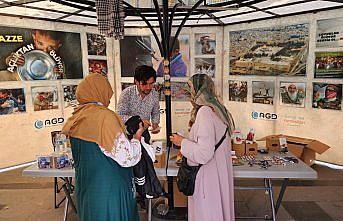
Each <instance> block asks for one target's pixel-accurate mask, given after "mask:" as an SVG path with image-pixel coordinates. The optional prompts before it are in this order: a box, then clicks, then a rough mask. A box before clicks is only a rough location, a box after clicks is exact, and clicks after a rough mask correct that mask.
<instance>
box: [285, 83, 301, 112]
mask: <svg viewBox="0 0 343 221" xmlns="http://www.w3.org/2000/svg"><path fill="white" fill-rule="evenodd" d="M305 96H306V84H305V83H295V82H281V83H280V105H284V106H291V107H305Z"/></svg>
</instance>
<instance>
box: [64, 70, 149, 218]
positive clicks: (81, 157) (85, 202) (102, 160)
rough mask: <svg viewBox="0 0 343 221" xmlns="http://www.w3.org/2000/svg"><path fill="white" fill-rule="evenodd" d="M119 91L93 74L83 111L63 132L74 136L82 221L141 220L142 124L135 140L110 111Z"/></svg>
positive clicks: (82, 91) (81, 96)
mask: <svg viewBox="0 0 343 221" xmlns="http://www.w3.org/2000/svg"><path fill="white" fill-rule="evenodd" d="M112 95H113V91H112V89H111V86H110V84H109V82H108V80H107V78H106V77H104V76H102V75H100V74H90V75H88V76H87V77H86V78H85V79H84V80H83V81H82V82H81V83H80V84H79V85H78V87H77V90H76V98H77V101H78V102H79V104H80V105H79V107H78V108H76V110H75V111H74V113H73V116H72V117H70V118H69V119H68V121H67V122H66V124H65V125H64V127H63V129H62V132H63V133H65V134H67V135H69V136H70V141H71V147H72V153H73V158H74V161H75V178H76V181H75V182H76V184H75V185H76V186H75V188H76V198H77V209H78V218H79V220H80V221H86V220H90V221H94V220H96V221H111V220H113V221H114V220H120V221H138V220H139V216H138V211H137V206H136V200H135V198H134V197H135V187H134V183H133V180H132V178H133V171H132V168H131V167H130V166H133V165H134V164H135V163H137V162H138V161H139V160H140V154H141V152H140V151H141V149H140V148H141V147H140V142H139V140H140V136H141V134H142V132H143V128H142V125H141V127H140V129H139V130H138V132H137V133H136V135H135V139H132V140H131V141H129V140H128V139H127V138H126V136H125V134H124V131H125V130H124V125H123V123H122V122H121V120H120V118H119V117H118V116H117V114H115V113H114V112H113V111H111V110H109V109H108V105H109V103H110V99H111V97H112Z"/></svg>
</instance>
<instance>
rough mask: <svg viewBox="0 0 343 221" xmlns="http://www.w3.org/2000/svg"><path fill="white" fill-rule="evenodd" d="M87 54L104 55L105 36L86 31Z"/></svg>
mask: <svg viewBox="0 0 343 221" xmlns="http://www.w3.org/2000/svg"><path fill="white" fill-rule="evenodd" d="M87 48H88V55H101V56H106V38H105V37H104V36H102V35H98V34H91V33H87Z"/></svg>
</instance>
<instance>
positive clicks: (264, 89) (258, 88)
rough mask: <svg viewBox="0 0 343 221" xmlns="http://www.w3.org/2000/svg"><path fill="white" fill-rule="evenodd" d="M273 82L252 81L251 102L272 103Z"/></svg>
mask: <svg viewBox="0 0 343 221" xmlns="http://www.w3.org/2000/svg"><path fill="white" fill-rule="evenodd" d="M274 94H275V83H274V82H273V81H253V82H252V102H253V103H259V104H270V105H273V104H274Z"/></svg>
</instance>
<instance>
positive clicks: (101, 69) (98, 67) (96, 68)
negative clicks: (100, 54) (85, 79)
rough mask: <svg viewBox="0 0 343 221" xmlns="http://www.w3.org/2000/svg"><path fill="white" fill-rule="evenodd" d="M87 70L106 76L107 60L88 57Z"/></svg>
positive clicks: (90, 72)
mask: <svg viewBox="0 0 343 221" xmlns="http://www.w3.org/2000/svg"><path fill="white" fill-rule="evenodd" d="M88 66H89V67H88V71H89V74H93V73H97V74H102V75H104V76H107V61H106V60H95V59H88Z"/></svg>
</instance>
